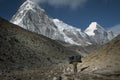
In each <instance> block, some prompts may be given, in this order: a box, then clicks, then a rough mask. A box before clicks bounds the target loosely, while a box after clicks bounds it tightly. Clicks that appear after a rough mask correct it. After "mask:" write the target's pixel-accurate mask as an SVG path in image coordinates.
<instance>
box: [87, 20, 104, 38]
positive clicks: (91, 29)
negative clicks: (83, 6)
mask: <svg viewBox="0 0 120 80" xmlns="http://www.w3.org/2000/svg"><path fill="white" fill-rule="evenodd" d="M95 30H99V31H102V32H103V31H105V30H104V29H103V28H102V27H101V26H100V25H99V24H98V23H97V22H92V23H91V24H90V25H89V27H88V28H87V29H86V30H85V33H86V34H88V35H89V36H94V35H95Z"/></svg>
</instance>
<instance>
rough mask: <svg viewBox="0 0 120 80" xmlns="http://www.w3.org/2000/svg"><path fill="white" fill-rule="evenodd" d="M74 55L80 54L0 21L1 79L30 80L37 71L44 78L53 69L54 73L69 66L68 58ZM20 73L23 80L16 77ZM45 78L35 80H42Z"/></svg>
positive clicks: (2, 20)
mask: <svg viewBox="0 0 120 80" xmlns="http://www.w3.org/2000/svg"><path fill="white" fill-rule="evenodd" d="M72 55H77V53H75V52H73V51H70V50H68V49H67V48H66V47H64V46H62V45H61V44H59V43H58V42H56V41H54V40H51V39H49V38H47V37H45V36H42V35H38V34H36V33H33V32H30V31H27V30H24V29H22V28H20V27H18V26H17V25H14V24H12V23H9V22H8V21H6V20H4V19H2V18H0V80H8V79H9V80H30V78H31V77H33V74H35V72H39V74H38V73H36V74H35V75H37V74H38V75H39V76H40V75H42V77H43V74H44V75H47V76H48V75H49V74H48V73H49V72H50V70H51V73H52V74H54V71H52V69H54V70H55V69H56V67H55V66H60V65H63V64H68V57H70V56H72ZM44 68H45V69H44ZM58 68H59V67H58ZM45 70H46V71H48V72H46V71H45ZM40 72H41V73H40ZM56 72H57V71H56ZM27 73H29V74H27ZM17 74H20V75H21V76H19V77H21V78H20V79H19V78H17V77H16V75H17ZM30 74H31V75H30ZM10 75H11V76H10ZM28 75H29V77H30V78H29V77H28ZM35 75H34V76H35ZM22 76H23V77H24V78H22ZM26 76H27V77H28V78H26ZM42 77H39V78H38V79H37V78H36V79H34V80H40V78H41V80H42ZM45 78H48V77H43V80H45ZM52 78H53V77H52ZM31 79H32V78H31ZM32 80H33V79H32ZM48 80H50V79H48Z"/></svg>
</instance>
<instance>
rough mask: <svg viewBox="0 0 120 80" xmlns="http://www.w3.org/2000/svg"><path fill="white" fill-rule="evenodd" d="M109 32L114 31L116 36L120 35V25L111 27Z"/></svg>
mask: <svg viewBox="0 0 120 80" xmlns="http://www.w3.org/2000/svg"><path fill="white" fill-rule="evenodd" d="M109 30H110V31H113V33H115V34H120V24H118V25H115V26H113V27H111V28H110V29H109Z"/></svg>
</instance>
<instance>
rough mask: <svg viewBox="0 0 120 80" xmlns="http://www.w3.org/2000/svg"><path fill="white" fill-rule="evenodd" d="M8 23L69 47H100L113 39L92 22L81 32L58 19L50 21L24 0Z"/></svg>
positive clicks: (109, 33) (36, 7) (28, 0)
mask: <svg viewBox="0 0 120 80" xmlns="http://www.w3.org/2000/svg"><path fill="white" fill-rule="evenodd" d="M10 22H12V23H14V24H16V25H19V26H21V27H22V28H24V29H27V30H29V31H32V32H36V33H38V34H42V35H44V36H47V37H49V38H51V39H54V40H59V41H62V42H66V43H69V44H71V45H79V46H87V45H96V44H98V45H102V44H104V43H107V42H109V41H110V40H111V39H113V38H114V34H113V33H112V32H107V31H106V30H105V29H103V28H102V27H101V26H100V25H99V24H98V23H97V22H92V23H91V24H90V25H89V27H88V28H87V29H86V30H85V31H82V30H81V29H79V28H76V27H73V26H70V25H68V24H66V23H64V22H63V21H60V20H59V19H51V18H49V17H48V15H47V14H46V12H45V10H44V9H42V8H41V7H40V6H39V5H38V4H36V3H34V2H32V1H30V0H26V1H25V2H24V3H23V4H22V5H21V6H20V8H19V9H18V11H17V13H16V14H15V15H14V16H13V17H12V19H11V20H10Z"/></svg>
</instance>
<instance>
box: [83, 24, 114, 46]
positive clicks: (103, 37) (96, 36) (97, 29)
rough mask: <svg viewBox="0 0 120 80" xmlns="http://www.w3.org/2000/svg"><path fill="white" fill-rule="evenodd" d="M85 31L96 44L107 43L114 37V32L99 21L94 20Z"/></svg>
mask: <svg viewBox="0 0 120 80" xmlns="http://www.w3.org/2000/svg"><path fill="white" fill-rule="evenodd" d="M85 33H86V34H87V35H89V36H90V37H91V38H92V39H93V42H95V43H96V44H105V43H107V42H109V41H110V40H111V39H113V38H114V35H113V34H112V32H107V31H105V30H104V29H103V28H102V27H101V26H100V25H99V24H98V23H97V22H92V23H91V24H90V25H89V27H88V28H87V29H86V30H85Z"/></svg>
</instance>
